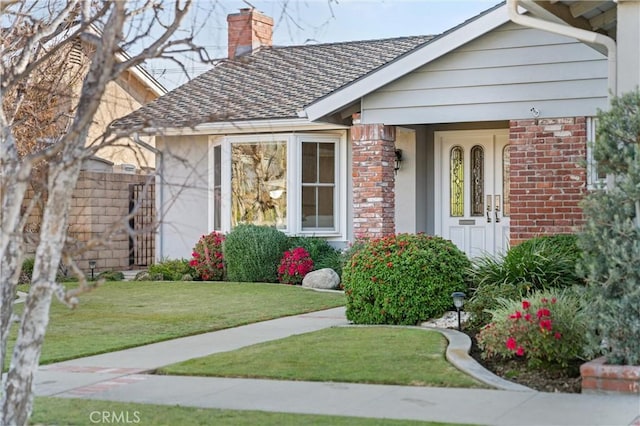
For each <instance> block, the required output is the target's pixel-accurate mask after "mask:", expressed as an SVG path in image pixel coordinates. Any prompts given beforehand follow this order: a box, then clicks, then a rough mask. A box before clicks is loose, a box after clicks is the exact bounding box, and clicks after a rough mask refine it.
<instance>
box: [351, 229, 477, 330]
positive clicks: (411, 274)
mask: <svg viewBox="0 0 640 426" xmlns="http://www.w3.org/2000/svg"><path fill="white" fill-rule="evenodd" d="M468 267H469V260H468V259H467V257H466V256H465V254H464V253H462V252H461V251H460V250H459V249H458V248H457V247H456V246H455V245H454V244H453V243H452V242H451V241H448V240H444V239H442V238H440V237H432V236H427V235H423V234H418V235H410V234H399V235H392V236H388V237H384V238H380V239H372V240H369V241H366V242H364V243H363V245H362V246H361V247H360V248H358V249H357V250H355V251H354V252H353V253H352V256H351V258H350V260H349V262H348V263H347V265H346V266H345V268H344V270H343V277H342V278H343V284H344V288H345V294H346V296H347V318H348V319H349V320H351V321H353V322H355V323H357V324H409V325H414V324H416V323H417V322H418V321H421V320H426V319H428V318H433V317H436V316H439V315H441V314H442V313H443V312H445V311H446V310H447V309H448V308H449V307H451V303H452V299H451V293H452V292H454V291H459V290H465V289H466V285H465V281H464V273H465V270H466V269H467V268H468Z"/></svg>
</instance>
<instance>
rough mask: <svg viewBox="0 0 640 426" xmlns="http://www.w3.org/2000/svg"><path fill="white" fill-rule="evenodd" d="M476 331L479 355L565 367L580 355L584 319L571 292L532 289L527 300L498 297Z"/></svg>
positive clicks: (584, 326) (578, 300)
mask: <svg viewBox="0 0 640 426" xmlns="http://www.w3.org/2000/svg"><path fill="white" fill-rule="evenodd" d="M498 302H499V307H498V308H495V309H493V310H491V316H492V321H491V322H490V323H489V324H487V325H486V326H485V327H484V328H483V329H482V330H481V331H480V333H479V334H478V336H477V339H478V346H479V347H480V349H481V350H482V357H483V358H485V359H486V358H495V357H497V358H502V359H511V358H523V359H525V360H526V361H527V364H528V366H529V367H531V368H538V367H541V366H551V367H567V366H568V365H569V363H570V362H572V361H574V360H577V359H579V358H581V357H582V354H583V347H584V343H585V331H586V318H585V315H584V311H583V309H582V305H581V303H580V299H579V298H578V297H577V296H576V295H575V294H574V293H572V292H571V291H567V290H558V289H554V290H550V291H534V292H532V293H531V295H530V297H528V298H527V299H524V300H523V299H518V300H508V299H498Z"/></svg>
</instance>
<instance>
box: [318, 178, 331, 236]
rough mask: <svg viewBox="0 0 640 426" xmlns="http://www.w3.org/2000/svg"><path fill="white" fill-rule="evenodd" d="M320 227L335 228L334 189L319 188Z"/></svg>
mask: <svg viewBox="0 0 640 426" xmlns="http://www.w3.org/2000/svg"><path fill="white" fill-rule="evenodd" d="M318 227H319V228H333V187H327V186H324V187H320V188H318Z"/></svg>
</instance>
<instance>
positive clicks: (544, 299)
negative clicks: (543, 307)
mask: <svg viewBox="0 0 640 426" xmlns="http://www.w3.org/2000/svg"><path fill="white" fill-rule="evenodd" d="M540 301H541V302H542V303H543V304H544V303H547V302H548V301H549V300H548V299H547V298H546V297H543V298H542V299H540Z"/></svg>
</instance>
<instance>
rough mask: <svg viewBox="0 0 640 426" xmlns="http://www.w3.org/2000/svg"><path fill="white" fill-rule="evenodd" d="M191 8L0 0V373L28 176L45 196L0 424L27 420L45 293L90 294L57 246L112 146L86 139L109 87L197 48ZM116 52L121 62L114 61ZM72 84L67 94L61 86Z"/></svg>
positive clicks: (115, 0) (21, 249) (107, 139)
mask: <svg viewBox="0 0 640 426" xmlns="http://www.w3.org/2000/svg"><path fill="white" fill-rule="evenodd" d="M190 6H191V0H173V1H171V2H170V1H168V0H164V1H162V0H130V1H124V0H40V1H38V0H31V1H30V0H0V25H2V26H3V29H1V31H2V33H1V34H0V40H2V41H1V42H0V101H1V103H2V108H1V109H0V202H1V211H0V224H1V229H0V285H1V290H2V292H1V297H0V338H1V340H0V366H3V365H4V364H5V359H6V358H7V341H8V336H9V326H10V324H11V320H12V316H13V314H14V313H13V300H14V298H15V295H16V288H17V283H18V278H19V275H20V271H21V267H22V262H23V259H24V253H25V241H24V232H23V231H24V227H25V223H26V220H27V217H28V215H29V211H30V208H31V207H32V205H29V206H27V207H26V208H25V194H26V192H27V189H28V187H29V185H30V183H31V182H33V179H34V170H38V169H41V170H43V171H42V173H41V176H42V178H43V181H42V186H41V187H42V189H43V190H44V191H45V192H46V196H45V197H42V212H41V214H42V219H41V226H40V231H39V232H40V235H39V239H38V244H37V248H36V252H35V264H34V269H33V276H32V281H31V285H30V290H29V294H28V296H27V299H26V302H25V306H24V310H23V313H22V315H21V317H20V320H19V323H20V325H19V329H18V336H17V340H16V342H15V346H14V350H13V353H12V354H11V356H10V360H11V362H10V366H9V370H8V373H7V375H6V378H5V380H4V381H3V390H2V401H1V412H0V424H3V425H22V424H26V423H27V422H28V419H29V416H30V414H31V410H32V403H33V389H32V385H33V379H34V374H35V372H36V369H37V367H38V362H39V358H40V353H41V349H42V344H43V340H44V335H45V331H46V328H47V324H48V321H49V308H50V304H51V301H52V298H53V296H54V295H56V296H57V297H58V298H59V299H60V300H61V301H63V302H65V303H67V304H69V305H74V304H75V303H76V296H77V294H78V293H79V292H82V291H85V290H86V289H87V288H89V287H90V286H89V284H88V283H87V281H86V280H85V278H84V275H83V274H82V272H81V271H80V269H79V268H78V267H77V266H76V264H75V263H74V261H73V258H72V257H71V256H69V255H68V254H67V253H65V251H64V247H65V240H66V237H67V225H68V223H67V222H68V221H67V218H68V214H69V209H70V205H71V194H72V189H73V188H74V187H75V185H76V182H77V179H78V176H79V174H80V169H81V165H82V162H83V161H84V160H86V159H87V158H88V157H90V156H91V155H93V154H94V153H95V152H96V151H97V150H98V149H100V148H101V147H103V146H105V145H107V144H114V143H116V142H117V139H118V135H116V134H114V133H109V132H106V133H105V134H103V135H102V136H101V137H100V138H98V139H95V140H88V135H89V127H90V126H91V123H92V121H93V120H94V115H95V114H96V111H97V109H98V106H99V104H100V102H101V99H102V97H103V95H104V93H105V89H106V87H107V84H108V83H109V82H113V81H115V80H116V79H117V78H118V76H119V75H121V74H122V73H123V72H125V71H126V70H127V69H129V68H131V67H134V66H138V65H140V64H141V63H142V62H144V61H145V60H148V59H151V58H156V57H164V56H171V53H172V52H176V51H179V52H184V51H188V50H193V49H196V48H195V46H194V44H193V34H191V33H190V34H189V35H188V36H187V37H183V38H180V37H178V31H179V29H180V24H181V21H182V20H183V19H184V17H185V15H186V14H187V12H188V10H189V8H190ZM78 40H80V41H81V42H82V43H83V44H84V45H88V46H89V47H90V51H91V52H90V58H91V60H90V62H89V63H88V64H87V65H86V69H85V70H84V71H83V72H82V73H80V74H78V75H77V76H75V77H73V78H71V79H70V80H69V81H66V82H64V83H65V84H63V89H62V90H54V88H55V86H59V85H60V79H59V78H58V79H56V75H58V76H59V75H61V74H60V73H64V74H65V75H68V73H67V72H66V71H65V70H64V68H65V67H66V65H65V64H67V63H68V61H67V59H68V57H69V55H71V54H72V51H73V43H77V41H78ZM123 50H126V51H127V52H129V55H125V56H123V55H120V54H119V53H120V52H122V51H123ZM132 52H133V53H132ZM62 59H64V60H62ZM43 69H44V70H48V71H46V72H43ZM52 70H54V71H55V72H53V73H52ZM74 78H75V80H74ZM76 84H77V86H79V92H78V93H79V95H78V96H75V97H74V96H72V95H71V92H69V91H68V90H66V87H71V86H74V85H76ZM43 105H46V108H44V107H43ZM129 130H130V131H131V132H135V131H136V130H140V129H129ZM32 204H33V203H32ZM63 257H65V259H63ZM61 260H64V261H65V263H66V264H68V265H69V266H70V268H71V269H72V270H73V271H74V273H75V274H76V275H77V277H78V279H79V280H80V285H79V287H78V288H77V289H74V290H67V289H66V288H65V287H63V286H62V285H61V284H60V283H57V282H56V275H57V272H58V266H59V264H60V262H61Z"/></svg>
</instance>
